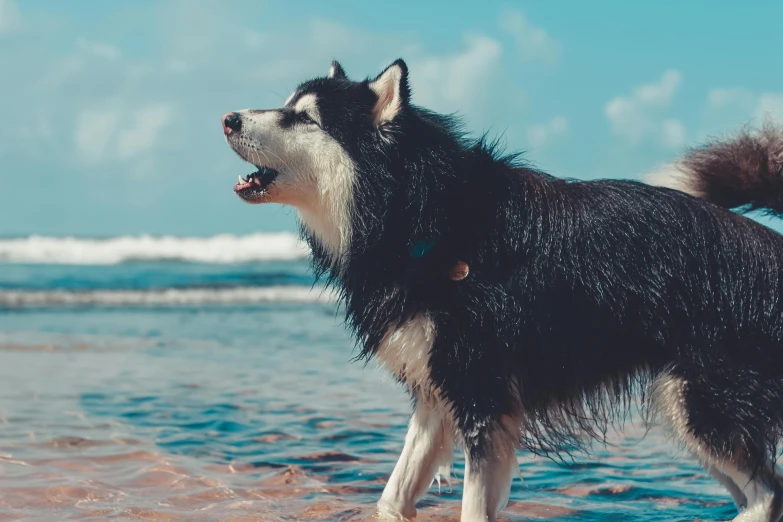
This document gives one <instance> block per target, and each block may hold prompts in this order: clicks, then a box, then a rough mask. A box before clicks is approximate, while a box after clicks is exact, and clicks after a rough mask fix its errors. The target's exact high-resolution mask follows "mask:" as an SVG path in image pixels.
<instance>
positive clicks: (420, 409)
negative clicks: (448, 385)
mask: <svg viewBox="0 0 783 522" xmlns="http://www.w3.org/2000/svg"><path fill="white" fill-rule="evenodd" d="M453 451H454V434H453V431H452V423H451V422H450V417H449V416H448V413H447V411H445V410H444V408H442V407H439V406H437V405H435V404H430V403H425V402H418V404H417V405H416V408H415V410H414V411H413V415H412V416H411V420H410V424H409V425H408V434H407V435H406V436H405V446H404V447H403V449H402V454H401V455H400V459H399V460H398V461H397V465H396V466H395V467H394V471H393V472H392V474H391V477H390V478H389V482H388V484H386V488H384V490H383V494H382V495H381V500H380V501H379V502H378V511H379V513H380V514H383V515H391V516H399V515H402V516H403V517H405V518H413V517H415V516H416V501H417V500H418V499H419V498H421V497H422V496H423V495H424V493H426V492H427V489H428V488H429V487H430V484H432V480H433V478H435V475H436V474H437V473H438V470H439V468H440V467H441V466H447V465H448V464H450V463H451V460H452V456H453Z"/></svg>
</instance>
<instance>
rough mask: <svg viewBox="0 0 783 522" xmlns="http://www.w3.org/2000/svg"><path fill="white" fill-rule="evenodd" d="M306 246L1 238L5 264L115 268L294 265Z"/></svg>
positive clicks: (261, 237)
mask: <svg viewBox="0 0 783 522" xmlns="http://www.w3.org/2000/svg"><path fill="white" fill-rule="evenodd" d="M306 255H307V247H306V246H305V245H304V243H303V242H302V241H301V240H300V239H299V238H298V237H297V236H296V235H294V234H291V233H287V232H280V233H263V234H250V235H245V236H235V235H232V234H221V235H217V236H212V237H173V236H148V235H143V236H121V237H113V238H107V239H86V238H78V237H45V236H29V237H25V238H17V239H0V262H7V263H40V264H71V265H115V264H119V263H125V262H130V261H185V262H192V263H247V262H251V261H292V260H296V259H301V258H303V257H305V256H306Z"/></svg>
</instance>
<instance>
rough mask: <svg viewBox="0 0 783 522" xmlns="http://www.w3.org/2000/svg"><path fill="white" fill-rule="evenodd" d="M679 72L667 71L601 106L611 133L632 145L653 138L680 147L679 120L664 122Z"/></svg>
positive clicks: (680, 126)
mask: <svg viewBox="0 0 783 522" xmlns="http://www.w3.org/2000/svg"><path fill="white" fill-rule="evenodd" d="M681 81H682V76H681V75H680V73H679V72H678V71H675V70H669V71H666V72H665V73H664V74H663V76H661V79H660V80H659V81H658V82H656V83H651V84H646V85H641V86H639V87H636V88H635V89H633V91H632V92H631V93H630V94H629V95H626V96H617V97H615V98H613V99H611V100H610V101H609V102H608V103H607V104H606V107H604V114H605V115H606V117H607V119H608V120H609V123H610V125H611V127H612V131H613V132H614V133H615V134H617V135H618V136H620V137H622V138H624V139H626V140H627V141H628V142H630V143H632V144H639V143H640V142H642V141H643V140H645V139H654V140H656V141H658V142H659V143H660V144H662V145H664V146H667V147H679V146H681V145H682V143H683V142H684V140H685V127H684V125H683V124H682V122H680V121H679V120H675V119H666V118H665V112H666V109H667V108H669V106H671V103H672V101H673V99H674V95H675V94H676V92H677V89H678V88H679V86H680V83H681Z"/></svg>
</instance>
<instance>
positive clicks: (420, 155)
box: [303, 112, 536, 357]
mask: <svg viewBox="0 0 783 522" xmlns="http://www.w3.org/2000/svg"><path fill="white" fill-rule="evenodd" d="M416 116H418V119H417V121H416V123H417V124H418V125H421V126H423V127H427V132H421V133H420V135H426V136H433V135H434V138H432V139H431V141H430V142H428V143H421V141H419V142H413V141H411V142H399V143H397V144H396V146H397V147H402V148H405V147H409V149H408V150H407V151H406V152H408V153H409V154H400V155H399V156H398V157H405V158H408V160H407V162H406V163H403V162H402V161H399V162H398V163H394V159H392V160H390V161H391V163H392V164H391V165H390V168H389V171H388V173H387V175H384V174H383V173H380V174H379V173H378V172H370V173H367V174H366V175H364V176H363V175H362V172H361V171H360V170H359V172H357V176H356V180H355V186H354V192H353V203H352V204H353V208H352V211H351V213H350V216H351V219H350V236H349V237H350V239H349V241H348V242H347V244H346V245H345V247H346V248H344V249H343V250H342V251H341V252H340V253H339V254H338V255H337V256H336V255H335V252H334V250H333V249H332V248H331V247H330V244H329V243H328V242H327V240H326V238H324V237H321V236H320V235H318V234H316V233H314V232H315V231H313V230H309V229H307V228H303V233H304V236H305V238H306V239H307V241H308V242H309V244H310V246H311V248H312V251H313V258H312V260H313V268H314V271H315V273H316V276H318V277H319V278H323V279H324V280H325V281H326V282H327V283H328V284H331V285H333V286H335V287H337V288H338V289H339V291H340V295H341V298H342V302H343V305H344V308H345V313H346V316H347V320H348V324H349V326H351V327H352V329H353V331H354V333H355V335H356V338H357V341H358V342H359V343H361V345H362V347H361V349H362V352H361V355H362V356H363V357H370V356H372V355H373V354H374V352H375V350H376V349H377V347H378V345H379V343H381V341H382V338H383V335H385V334H386V332H387V329H388V326H389V325H390V324H402V323H403V322H404V321H406V320H408V319H411V318H413V317H415V316H416V315H417V314H420V313H428V312H429V311H431V310H432V309H434V308H437V304H436V303H434V302H433V301H432V295H434V294H437V293H438V292H437V291H436V289H437V288H439V286H438V285H444V284H445V285H453V284H456V283H454V282H452V281H450V280H449V279H448V277H447V276H446V272H447V270H448V268H449V267H450V266H451V265H452V264H453V263H454V262H455V261H456V260H457V259H458V258H462V260H464V261H470V259H471V256H473V255H474V254H475V253H476V252H478V251H479V250H484V249H486V248H491V249H492V250H493V251H496V252H506V251H509V250H510V249H518V248H520V244H521V243H524V242H526V241H527V240H529V239H530V238H531V237H532V234H530V233H523V234H522V235H521V236H519V235H515V236H514V237H511V238H508V237H505V234H504V231H503V230H500V228H502V227H503V226H504V223H505V221H504V220H506V219H508V218H507V216H510V215H516V216H520V217H522V214H526V215H527V216H526V217H522V221H520V222H518V223H516V224H515V226H516V227H517V230H516V232H523V231H522V230H520V228H519V227H522V228H527V227H529V226H531V225H532V224H533V219H532V216H530V215H528V212H531V211H532V210H533V207H535V205H533V206H529V205H526V203H525V201H527V200H528V199H529V197H528V195H527V194H528V193H530V189H531V188H532V185H531V183H532V184H533V185H535V184H536V183H534V182H533V181H532V180H530V179H528V178H529V176H528V175H527V172H528V171H527V169H523V168H522V166H521V165H519V164H517V163H516V162H515V159H514V158H513V157H503V156H501V155H500V154H499V153H498V151H497V150H496V148H495V147H494V146H493V145H491V144H490V145H488V144H485V143H484V142H483V141H481V140H480V141H478V142H476V143H470V142H467V141H466V140H465V139H463V138H462V136H459V135H455V134H453V133H451V132H448V131H447V129H448V128H451V127H450V126H449V125H446V124H445V123H444V122H445V121H446V120H445V119H440V117H437V116H434V115H432V114H430V113H426V112H423V114H422V115H419V114H415V115H412V116H408V117H416ZM410 123H411V122H410V121H408V124H409V126H410ZM433 128H434V130H435V132H432V131H433ZM410 152H415V154H410ZM410 158H413V159H410ZM446 158H449V164H448V165H444V161H445V159H446ZM357 168H358V169H361V165H359V166H358V167H357ZM530 172H532V171H530ZM490 199H491V200H492V202H493V203H495V204H494V205H493V204H490V201H489V200H490ZM514 200H515V201H514ZM498 202H500V203H501V205H504V206H505V207H506V208H503V207H498V206H497V203H498ZM439 205H440V206H439ZM521 207H527V209H526V211H525V212H520V208H521ZM455 210H457V211H455ZM455 216H456V218H455ZM499 216H500V217H499ZM503 216H505V217H503ZM508 241H510V242H512V243H513V244H501V243H503V242H508ZM420 242H430V243H434V246H433V247H432V249H431V250H428V251H427V253H426V254H424V255H423V256H420V257H416V256H411V254H410V252H411V247H412V246H415V245H416V244H418V243H420ZM433 285H434V286H433Z"/></svg>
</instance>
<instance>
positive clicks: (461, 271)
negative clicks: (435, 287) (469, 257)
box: [449, 261, 470, 281]
mask: <svg viewBox="0 0 783 522" xmlns="http://www.w3.org/2000/svg"><path fill="white" fill-rule="evenodd" d="M469 273H470V268H469V267H468V264H467V263H463V262H462V261H457V262H456V263H455V264H454V266H452V267H451V268H450V269H449V278H450V279H451V280H452V281H462V280H463V279H465V278H466V277H468V274H469Z"/></svg>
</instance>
